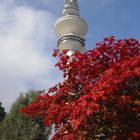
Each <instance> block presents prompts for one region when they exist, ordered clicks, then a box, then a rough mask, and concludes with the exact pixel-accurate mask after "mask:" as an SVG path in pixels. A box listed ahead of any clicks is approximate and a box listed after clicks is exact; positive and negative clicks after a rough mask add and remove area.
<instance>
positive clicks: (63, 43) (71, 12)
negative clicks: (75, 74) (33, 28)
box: [54, 0, 88, 53]
mask: <svg viewBox="0 0 140 140" xmlns="http://www.w3.org/2000/svg"><path fill="white" fill-rule="evenodd" d="M54 29H55V33H56V35H57V38H58V40H57V47H58V49H59V50H60V52H61V51H62V50H65V49H69V51H70V52H71V53H73V52H74V51H75V50H77V51H80V52H82V51H83V50H84V47H85V36H86V34H87V31H88V25H87V23H86V22H85V21H84V20H83V19H82V18H81V17H80V12H79V6H78V1H77V0H64V9H63V12H62V17H60V18H59V19H58V20H57V21H56V22H55V25H54Z"/></svg>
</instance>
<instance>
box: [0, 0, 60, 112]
mask: <svg viewBox="0 0 140 140" xmlns="http://www.w3.org/2000/svg"><path fill="white" fill-rule="evenodd" d="M0 2H1V0H0ZM0 13H1V14H0V101H2V103H3V104H4V106H5V107H6V110H9V108H10V105H11V104H12V103H13V101H15V99H16V98H17V97H18V96H19V94H20V93H21V92H24V91H26V90H27V89H30V88H48V87H49V86H50V85H52V84H54V83H56V82H57V81H58V80H59V79H60V77H61V76H60V75H59V74H57V72H56V71H54V64H55V61H54V59H53V58H52V57H51V55H50V54H51V53H52V50H53V48H51V47H55V36H54V32H53V23H54V19H55V18H54V15H52V14H51V13H49V12H47V11H43V10H35V9H33V8H31V7H28V6H23V5H17V3H16V1H15V0H7V1H2V2H1V5H0ZM54 73H55V74H54ZM56 75H57V76H58V78H57V79H55V77H56ZM54 81H55V82H54Z"/></svg>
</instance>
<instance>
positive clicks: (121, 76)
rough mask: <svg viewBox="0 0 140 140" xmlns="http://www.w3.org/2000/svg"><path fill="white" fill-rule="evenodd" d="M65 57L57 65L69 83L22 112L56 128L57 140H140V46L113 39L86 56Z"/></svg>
mask: <svg viewBox="0 0 140 140" xmlns="http://www.w3.org/2000/svg"><path fill="white" fill-rule="evenodd" d="M66 53H67V51H64V52H63V53H62V54H59V57H60V61H59V62H58V63H57V64H56V66H57V67H59V69H60V70H61V71H63V73H64V78H65V80H64V81H63V82H62V83H58V84H57V85H56V86H54V87H52V88H50V89H49V91H48V92H47V93H45V92H44V91H41V93H42V95H41V96H40V97H39V98H38V99H37V100H36V101H35V102H34V103H32V104H30V105H29V106H27V107H26V108H23V109H22V112H24V113H27V114H28V115H30V116H32V117H35V116H44V123H45V124H46V125H52V124H53V125H54V126H55V129H56V133H55V135H54V137H53V138H52V140H101V139H105V140H136V139H140V43H139V42H138V41H137V40H135V39H132V38H129V39H124V40H117V41H116V40H115V38H114V37H113V36H110V37H108V38H105V39H104V40H103V41H101V42H99V43H97V44H96V48H95V49H93V50H89V51H87V52H85V53H83V54H81V53H79V52H75V53H74V54H73V55H72V56H71V57H69V56H68V55H66ZM56 55H57V51H55V52H54V56H56Z"/></svg>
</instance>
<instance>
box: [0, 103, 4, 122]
mask: <svg viewBox="0 0 140 140" xmlns="http://www.w3.org/2000/svg"><path fill="white" fill-rule="evenodd" d="M4 118H5V111H4V108H3V107H2V103H0V123H1V122H2V121H3V119H4Z"/></svg>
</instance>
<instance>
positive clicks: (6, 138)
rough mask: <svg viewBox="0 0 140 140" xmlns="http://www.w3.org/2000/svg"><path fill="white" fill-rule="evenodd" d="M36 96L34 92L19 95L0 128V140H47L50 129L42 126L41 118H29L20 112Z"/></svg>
mask: <svg viewBox="0 0 140 140" xmlns="http://www.w3.org/2000/svg"><path fill="white" fill-rule="evenodd" d="M38 96H39V95H38V93H36V92H35V91H29V92H28V93H26V94H21V95H20V97H19V98H18V99H17V100H16V102H15V103H14V104H13V105H12V107H11V110H10V112H9V113H8V114H7V115H6V117H5V119H4V120H3V122H2V124H1V126H0V140H48V137H49V135H50V132H51V128H50V127H48V128H46V127H45V126H43V125H42V124H43V123H42V120H43V118H37V117H36V118H29V117H28V116H26V115H25V114H22V113H21V112H20V110H21V108H23V107H25V106H26V105H28V104H29V103H31V102H33V101H34V100H35V99H36V97H38Z"/></svg>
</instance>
